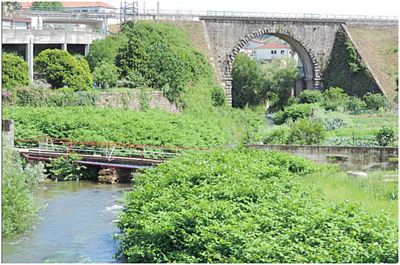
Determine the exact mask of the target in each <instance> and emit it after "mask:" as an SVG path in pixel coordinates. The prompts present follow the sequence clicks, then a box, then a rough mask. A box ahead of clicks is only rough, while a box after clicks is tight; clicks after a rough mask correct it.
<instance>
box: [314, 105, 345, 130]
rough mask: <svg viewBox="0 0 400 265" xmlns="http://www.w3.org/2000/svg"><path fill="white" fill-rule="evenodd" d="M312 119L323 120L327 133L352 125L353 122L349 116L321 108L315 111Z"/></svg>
mask: <svg viewBox="0 0 400 265" xmlns="http://www.w3.org/2000/svg"><path fill="white" fill-rule="evenodd" d="M312 118H313V119H320V120H322V121H323V123H324V128H325V129H326V130H327V131H332V130H336V129H338V128H342V127H347V126H351V125H352V120H351V118H350V117H349V115H348V114H346V113H343V112H338V111H326V110H324V109H321V108H315V109H314V110H313V113H312Z"/></svg>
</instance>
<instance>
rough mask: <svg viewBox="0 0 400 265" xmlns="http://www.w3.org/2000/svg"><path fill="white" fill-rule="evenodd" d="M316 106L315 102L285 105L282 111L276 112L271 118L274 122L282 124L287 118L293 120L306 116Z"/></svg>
mask: <svg viewBox="0 0 400 265" xmlns="http://www.w3.org/2000/svg"><path fill="white" fill-rule="evenodd" d="M317 106H318V105H316V104H293V105H291V106H288V107H285V109H284V110H283V111H279V112H277V113H276V114H275V116H274V118H273V119H274V122H275V123H276V124H283V123H285V122H286V121H288V120H293V121H295V120H297V119H299V118H306V117H309V116H310V115H311V113H312V111H313V109H314V108H316V107H317Z"/></svg>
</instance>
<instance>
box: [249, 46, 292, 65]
mask: <svg viewBox="0 0 400 265" xmlns="http://www.w3.org/2000/svg"><path fill="white" fill-rule="evenodd" d="M293 55H294V54H293V50H292V48H291V47H290V46H289V45H287V44H281V43H266V44H264V45H261V46H258V47H256V48H255V49H254V50H253V53H252V57H253V58H254V59H256V60H257V61H271V60H273V59H283V58H292V57H293Z"/></svg>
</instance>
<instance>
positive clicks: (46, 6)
mask: <svg viewBox="0 0 400 265" xmlns="http://www.w3.org/2000/svg"><path fill="white" fill-rule="evenodd" d="M31 9H32V10H35V11H58V12H62V11H63V10H64V7H63V4H62V3H61V2H56V1H51V2H49V1H35V2H33V3H32V6H31Z"/></svg>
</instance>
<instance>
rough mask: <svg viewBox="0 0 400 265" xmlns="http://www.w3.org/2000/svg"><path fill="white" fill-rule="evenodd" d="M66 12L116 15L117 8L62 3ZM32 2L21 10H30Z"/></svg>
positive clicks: (22, 6) (87, 3)
mask: <svg viewBox="0 0 400 265" xmlns="http://www.w3.org/2000/svg"><path fill="white" fill-rule="evenodd" d="M61 3H62V5H63V7H64V12H84V13H116V10H117V8H116V7H114V6H112V5H110V4H108V3H106V2H61ZM31 6H32V2H21V10H29V9H30V8H31Z"/></svg>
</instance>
